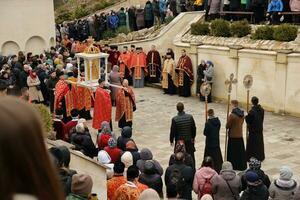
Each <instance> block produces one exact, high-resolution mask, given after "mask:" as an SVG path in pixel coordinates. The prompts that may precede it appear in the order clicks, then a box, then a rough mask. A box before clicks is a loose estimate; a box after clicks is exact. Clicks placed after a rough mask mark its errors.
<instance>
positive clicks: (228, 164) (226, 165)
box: [222, 161, 233, 170]
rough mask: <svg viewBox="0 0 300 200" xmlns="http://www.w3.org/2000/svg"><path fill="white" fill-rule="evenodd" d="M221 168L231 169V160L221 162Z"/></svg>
mask: <svg viewBox="0 0 300 200" xmlns="http://www.w3.org/2000/svg"><path fill="white" fill-rule="evenodd" d="M222 170H233V167H232V164H231V162H228V161H225V162H223V164H222Z"/></svg>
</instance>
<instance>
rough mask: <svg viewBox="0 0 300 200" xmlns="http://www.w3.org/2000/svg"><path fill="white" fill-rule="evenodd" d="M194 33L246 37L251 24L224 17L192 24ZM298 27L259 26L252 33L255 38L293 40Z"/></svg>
mask: <svg viewBox="0 0 300 200" xmlns="http://www.w3.org/2000/svg"><path fill="white" fill-rule="evenodd" d="M191 34H192V35H212V36H216V37H231V36H232V37H245V36H247V35H249V34H251V26H250V25H249V23H248V22H247V21H246V20H244V21H236V22H233V23H232V24H230V23H229V22H228V21H225V20H223V19H216V20H213V21H212V22H211V24H208V23H205V22H196V23H193V24H191ZM297 35H298V27H297V26H294V25H291V24H281V25H278V26H271V25H264V26H259V27H258V28H257V29H256V31H255V32H254V33H252V35H251V39H253V40H276V41H281V42H289V41H293V40H295V39H296V38H297Z"/></svg>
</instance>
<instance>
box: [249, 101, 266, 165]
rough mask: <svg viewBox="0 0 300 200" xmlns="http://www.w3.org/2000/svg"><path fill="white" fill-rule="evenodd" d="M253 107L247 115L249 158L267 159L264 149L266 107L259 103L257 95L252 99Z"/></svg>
mask: <svg viewBox="0 0 300 200" xmlns="http://www.w3.org/2000/svg"><path fill="white" fill-rule="evenodd" d="M251 103H252V105H253V106H252V108H251V110H250V111H249V113H248V115H247V116H246V122H247V126H248V130H249V137H248V138H247V148H246V153H247V160H248V161H249V159H250V158H251V157H254V158H256V159H257V160H259V161H263V160H264V159H265V150H264V136H263V123H264V115H265V111H264V109H263V108H262V107H261V106H260V105H259V104H258V103H259V100H258V98H257V97H252V99H251Z"/></svg>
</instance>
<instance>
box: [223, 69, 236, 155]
mask: <svg viewBox="0 0 300 200" xmlns="http://www.w3.org/2000/svg"><path fill="white" fill-rule="evenodd" d="M237 82H238V80H237V79H236V78H234V74H233V73H232V74H230V76H229V79H227V80H226V81H225V85H227V86H228V90H227V92H228V99H227V117H226V120H227V122H228V117H229V108H230V95H231V91H232V85H233V84H237ZM227 142H228V130H227V129H226V135H225V152H224V154H225V155H224V160H227Z"/></svg>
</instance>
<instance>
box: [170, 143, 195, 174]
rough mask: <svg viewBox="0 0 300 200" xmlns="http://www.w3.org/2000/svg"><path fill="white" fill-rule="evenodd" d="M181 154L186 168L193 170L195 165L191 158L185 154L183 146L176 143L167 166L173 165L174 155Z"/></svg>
mask: <svg viewBox="0 0 300 200" xmlns="http://www.w3.org/2000/svg"><path fill="white" fill-rule="evenodd" d="M179 152H181V153H183V154H184V164H185V165H187V166H190V167H191V168H193V169H194V170H195V163H194V161H193V158H192V156H191V155H190V154H188V153H187V152H186V149H185V144H184V143H182V142H178V143H177V144H176V146H175V150H174V154H172V155H171V157H170V160H169V166H171V165H173V164H175V155H176V153H179Z"/></svg>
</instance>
